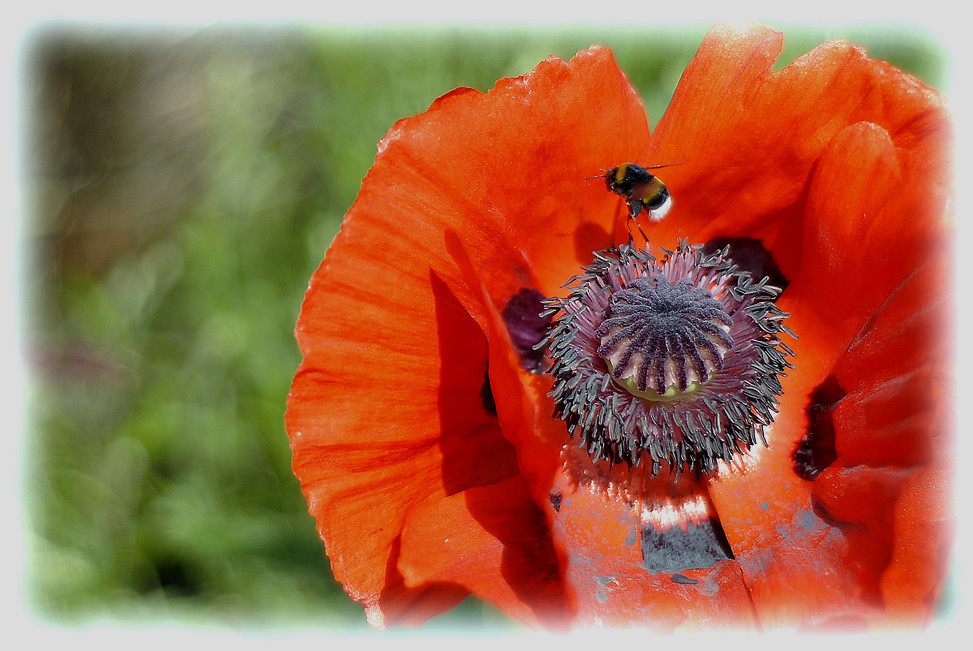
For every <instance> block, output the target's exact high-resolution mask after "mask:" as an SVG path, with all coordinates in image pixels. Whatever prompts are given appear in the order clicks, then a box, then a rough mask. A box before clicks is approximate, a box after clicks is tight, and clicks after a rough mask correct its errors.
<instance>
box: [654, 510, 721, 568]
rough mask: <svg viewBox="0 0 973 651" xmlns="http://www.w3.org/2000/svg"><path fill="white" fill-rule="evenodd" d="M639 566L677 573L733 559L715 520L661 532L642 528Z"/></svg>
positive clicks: (690, 523) (688, 524)
mask: <svg viewBox="0 0 973 651" xmlns="http://www.w3.org/2000/svg"><path fill="white" fill-rule="evenodd" d="M641 537H642V562H643V563H644V564H645V569H647V570H648V571H650V572H679V571H681V570H699V569H704V568H707V567H713V566H714V565H716V563H717V562H718V561H722V560H724V559H728V558H730V559H731V558H733V550H731V549H730V543H729V542H727V540H726V534H724V533H723V527H722V526H720V523H719V521H718V520H716V519H713V518H710V519H708V520H706V521H704V522H701V523H700V524H698V525H697V524H693V523H692V522H689V523H687V524H686V528H685V530H684V529H683V528H682V527H680V526H675V527H672V528H671V529H665V530H660V529H656V528H655V527H653V526H652V525H651V524H647V525H644V526H643V527H642V536H641Z"/></svg>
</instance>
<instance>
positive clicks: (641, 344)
mask: <svg viewBox="0 0 973 651" xmlns="http://www.w3.org/2000/svg"><path fill="white" fill-rule="evenodd" d="M731 325H733V320H732V319H731V318H730V317H729V316H728V315H727V313H726V311H725V310H724V309H723V305H722V303H720V302H719V301H718V300H716V299H715V298H713V295H712V294H710V292H709V290H707V289H706V288H704V287H696V286H695V285H693V282H692V280H691V279H690V278H680V279H679V280H678V281H676V282H675V283H674V284H670V282H669V279H668V278H666V276H664V275H659V276H656V277H654V278H636V279H635V280H634V281H633V282H632V283H631V284H630V285H629V286H628V287H626V288H625V289H622V290H619V291H617V292H614V293H612V297H611V300H610V302H609V306H608V310H607V312H606V314H605V320H604V321H602V323H601V325H600V326H599V327H598V329H597V330H596V331H595V336H599V337H600V338H601V346H599V347H598V354H599V355H601V356H602V357H603V358H604V359H605V362H606V363H607V364H608V367H609V369H610V370H611V375H612V378H614V379H615V380H616V381H618V383H619V384H621V385H622V386H623V387H624V388H625V389H626V390H628V391H629V392H631V393H633V394H635V395H637V396H639V397H643V398H647V399H665V398H672V397H676V396H678V395H679V394H682V393H686V392H688V391H695V390H696V389H697V388H699V386H700V385H702V384H705V383H706V382H707V381H708V380H709V379H710V378H711V377H712V374H713V373H714V372H716V371H719V370H721V369H722V368H723V358H724V357H725V356H726V353H727V351H729V350H730V348H732V346H733V338H732V337H731V336H730V335H729V334H728V333H729V330H730V326H731ZM656 396H658V397H656Z"/></svg>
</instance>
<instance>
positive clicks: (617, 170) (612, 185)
mask: <svg viewBox="0 0 973 651" xmlns="http://www.w3.org/2000/svg"><path fill="white" fill-rule="evenodd" d="M660 167H668V165H653V166H652V167H642V166H641V165H636V164H635V163H622V164H621V165H619V166H618V167H613V168H611V169H610V170H607V171H606V172H605V183H607V184H608V189H609V190H611V191H612V192H614V193H615V194H617V195H619V196H621V197H622V198H624V199H625V202H626V203H627V204H628V210H629V213H628V216H629V217H630V218H631V219H635V218H636V217H638V216H639V215H641V214H642V210H643V209H644V210H645V211H646V212H648V213H649V219H651V220H652V221H654V222H657V221H659V220H660V219H662V218H663V217H665V216H666V213H668V212H669V208H671V207H672V198H671V197H670V196H669V190H668V189H667V188H666V186H665V183H663V182H662V181H661V180H660V179H659V177H657V176H654V175H652V174H650V173H649V170H654V169H657V168H660ZM591 178H598V177H596V176H593V177H591Z"/></svg>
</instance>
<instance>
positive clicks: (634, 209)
mask: <svg viewBox="0 0 973 651" xmlns="http://www.w3.org/2000/svg"><path fill="white" fill-rule="evenodd" d="M641 214H642V202H641V200H637V201H629V202H628V218H629V219H635V218H636V217H638V216H639V215H641Z"/></svg>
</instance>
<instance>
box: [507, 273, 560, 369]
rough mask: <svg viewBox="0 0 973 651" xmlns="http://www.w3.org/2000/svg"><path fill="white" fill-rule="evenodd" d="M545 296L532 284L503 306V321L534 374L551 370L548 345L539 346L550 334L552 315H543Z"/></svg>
mask: <svg viewBox="0 0 973 651" xmlns="http://www.w3.org/2000/svg"><path fill="white" fill-rule="evenodd" d="M543 300H544V295H543V294H541V293H540V292H539V291H537V290H536V289H534V288H532V287H523V288H521V290H520V291H519V292H517V293H516V294H514V295H513V296H512V297H511V298H510V300H509V301H507V305H506V307H504V308H503V313H502V316H503V320H504V323H506V324H507V332H509V333H510V341H511V343H512V344H513V347H514V350H515V351H516V352H517V355H518V356H519V357H520V366H521V368H523V369H524V370H525V371H530V372H531V373H543V372H544V371H545V370H547V366H548V365H547V364H546V363H545V362H544V348H543V347H539V348H538V349H535V346H537V344H538V343H539V342H540V341H541V340H542V339H543V338H544V336H545V335H546V334H547V328H548V326H549V325H550V324H551V318H552V317H551V315H548V316H541V315H540V314H541V312H544V311H545V310H546V309H547V307H546V306H545V305H544V304H543V303H542V301H543Z"/></svg>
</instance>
